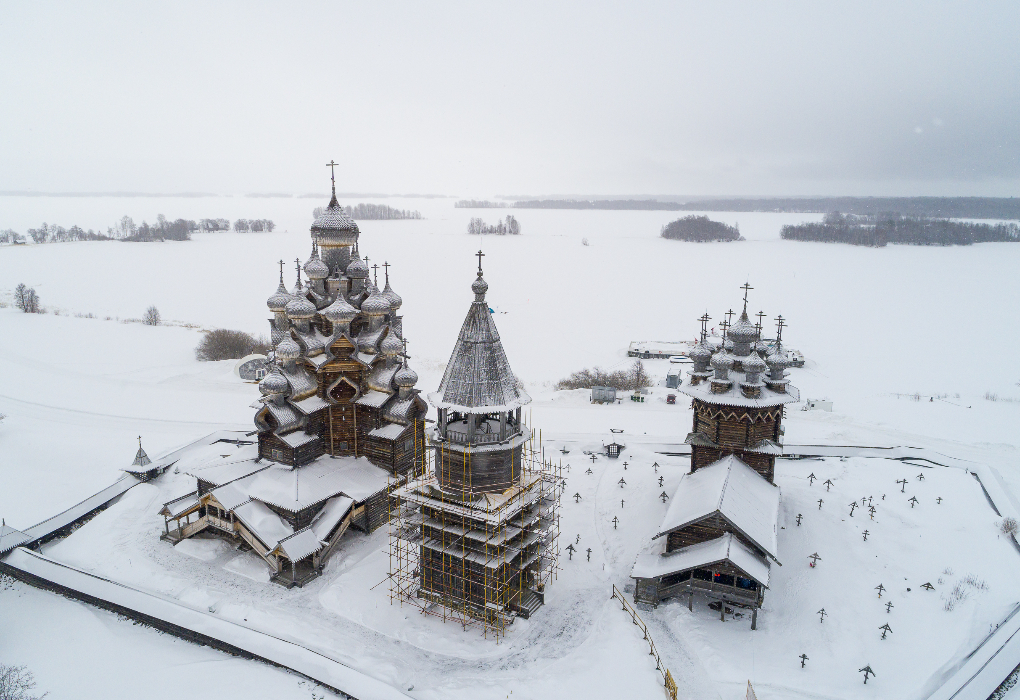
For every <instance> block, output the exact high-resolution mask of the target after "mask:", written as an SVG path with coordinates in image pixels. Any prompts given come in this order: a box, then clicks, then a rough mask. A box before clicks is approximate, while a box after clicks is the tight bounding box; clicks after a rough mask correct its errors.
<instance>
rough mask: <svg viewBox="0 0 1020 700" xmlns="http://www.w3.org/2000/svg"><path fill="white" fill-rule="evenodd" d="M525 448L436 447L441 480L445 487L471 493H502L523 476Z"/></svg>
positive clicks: (446, 445) (445, 445)
mask: <svg viewBox="0 0 1020 700" xmlns="http://www.w3.org/2000/svg"><path fill="white" fill-rule="evenodd" d="M521 452H522V447H521V446H520V445H518V446H517V447H514V448H512V449H505V450H492V451H484V452H474V451H472V452H470V453H469V454H466V455H465V452H464V451H461V450H458V449H456V448H452V447H450V446H449V445H448V444H443V445H439V446H437V447H436V465H437V471H438V473H439V483H440V484H441V485H442V487H443V488H449V489H451V490H453V491H464V492H468V493H502V492H503V491H506V490H507V489H508V488H510V487H511V486H512V485H513V484H514V483H516V482H517V481H518V480H519V479H520V476H521Z"/></svg>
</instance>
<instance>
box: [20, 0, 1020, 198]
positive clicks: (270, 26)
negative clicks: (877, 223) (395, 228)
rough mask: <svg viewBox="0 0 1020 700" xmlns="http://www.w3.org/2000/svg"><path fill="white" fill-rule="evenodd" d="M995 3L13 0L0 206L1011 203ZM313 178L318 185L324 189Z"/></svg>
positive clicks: (1019, 81)
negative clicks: (775, 199) (781, 199)
mask: <svg viewBox="0 0 1020 700" xmlns="http://www.w3.org/2000/svg"><path fill="white" fill-rule="evenodd" d="M1018 28H1020V3H1017V2H1015V0H1010V1H1009V2H992V1H989V0H982V2H955V3H948V2H947V3H943V2H934V1H932V0H928V1H926V2H917V3H909V2H888V0H884V1H882V2H877V3H867V2H863V1H861V0H856V1H854V2H847V3H838V4H837V3H828V2H817V0H814V1H811V2H804V3H794V2H786V3H772V2H747V3H719V2H710V3H706V2H661V3H650V2H649V3H635V2H617V3H613V4H601V3H595V2H576V3H569V4H562V3H551V2H536V3H521V2H514V3H493V2H477V0H476V1H474V2H467V3H463V4H454V3H433V2H428V3H425V2H408V3H389V2H360V3H338V2H334V3H322V4H318V3H279V2H277V3H261V4H260V3H255V2H247V1H246V2H243V3H236V4H233V3H225V2H223V3H221V2H206V1H202V2H195V3H189V2H172V3H165V2H161V3H141V2H137V1H132V2H125V3H123V4H115V3H61V4H56V3H43V2H31V3H30V2H23V3H20V2H19V3H14V2H7V1H6V0H0V190H33V191H75V192H85V191H88V192H95V191H99V192H110V191H143V192H182V191H202V192H217V193H235V194H242V193H252V192H281V193H295V194H297V193H306V192H321V191H323V190H324V189H325V187H326V186H327V185H328V168H325V167H324V165H325V163H326V162H328V161H329V160H330V159H331V158H334V159H336V160H337V161H338V162H340V163H341V164H342V168H341V170H340V171H339V172H338V189H340V190H341V191H346V192H387V193H412V192H414V193H426V192H427V193H441V194H456V195H460V196H489V195H494V194H510V195H512V194H551V193H583V194H642V193H652V194H654V193H662V194H698V195H711V194H749V195H754V194H761V195H790V194H808V195H815V194H859V195H911V194H944V195H952V194H960V195H990V196H1010V195H1014V194H1020V192H1018V184H1020V157H1018V149H1020V70H1018V69H1020V35H1018ZM324 181H325V182H326V184H324Z"/></svg>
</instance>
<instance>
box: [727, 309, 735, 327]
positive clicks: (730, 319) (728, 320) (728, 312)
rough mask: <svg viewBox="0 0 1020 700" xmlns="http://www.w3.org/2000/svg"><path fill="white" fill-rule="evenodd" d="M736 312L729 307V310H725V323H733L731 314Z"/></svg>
mask: <svg viewBox="0 0 1020 700" xmlns="http://www.w3.org/2000/svg"><path fill="white" fill-rule="evenodd" d="M736 313H737V312H736V311H734V310H733V309H730V310H729V311H727V312H726V322H727V324H731V323H733V316H734V315H736Z"/></svg>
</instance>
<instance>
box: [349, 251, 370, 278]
mask: <svg viewBox="0 0 1020 700" xmlns="http://www.w3.org/2000/svg"><path fill="white" fill-rule="evenodd" d="M344 274H345V275H347V276H348V277H350V278H352V279H359V280H363V279H365V278H366V277H368V263H366V262H365V261H364V260H362V259H361V258H359V257H358V256H357V254H355V255H354V257H353V259H352V260H351V262H350V264H348V265H347V271H346V272H345V273H344Z"/></svg>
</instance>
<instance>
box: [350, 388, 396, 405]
mask: <svg viewBox="0 0 1020 700" xmlns="http://www.w3.org/2000/svg"><path fill="white" fill-rule="evenodd" d="M391 396H393V394H392V393H390V394H386V393H384V392H381V391H375V390H372V391H369V392H367V393H365V394H364V395H362V396H360V397H358V400H357V401H355V402H354V403H356V404H358V405H359V406H371V407H372V408H380V407H381V406H382V405H383V404H384V403H386V402H387V401H388V400H389V398H390V397H391Z"/></svg>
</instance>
